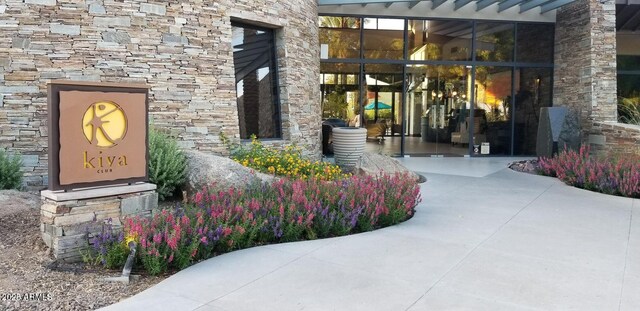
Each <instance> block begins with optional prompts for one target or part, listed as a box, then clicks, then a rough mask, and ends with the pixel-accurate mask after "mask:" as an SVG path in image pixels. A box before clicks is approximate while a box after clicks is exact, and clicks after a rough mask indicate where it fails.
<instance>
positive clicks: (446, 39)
mask: <svg viewBox="0 0 640 311" xmlns="http://www.w3.org/2000/svg"><path fill="white" fill-rule="evenodd" d="M472 30H473V26H472V24H471V22H467V21H438V20H409V24H408V30H407V31H408V41H409V42H408V45H409V46H408V49H409V59H410V60H471V37H472Z"/></svg>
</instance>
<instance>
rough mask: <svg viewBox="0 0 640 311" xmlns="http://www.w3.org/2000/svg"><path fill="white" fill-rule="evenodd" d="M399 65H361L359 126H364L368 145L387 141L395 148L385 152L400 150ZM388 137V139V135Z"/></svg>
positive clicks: (400, 79) (400, 98) (397, 151)
mask: <svg viewBox="0 0 640 311" xmlns="http://www.w3.org/2000/svg"><path fill="white" fill-rule="evenodd" d="M402 67H403V66H402V65H391V64H384V65H378V64H366V65H365V66H364V72H365V75H364V81H363V82H364V83H365V85H364V90H365V93H364V94H363V99H362V110H361V112H362V116H363V118H362V120H363V124H362V126H363V127H365V128H366V129H367V138H368V140H369V141H370V144H381V143H383V142H384V141H386V140H390V142H389V143H390V144H393V142H396V144H395V146H396V147H395V148H391V149H387V150H386V151H385V152H386V153H388V154H399V153H400V139H401V138H400V137H393V136H399V135H400V134H401V133H402V88H403V84H404V80H403V76H402ZM389 136H391V138H389Z"/></svg>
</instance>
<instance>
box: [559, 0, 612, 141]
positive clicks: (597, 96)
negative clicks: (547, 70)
mask: <svg viewBox="0 0 640 311" xmlns="http://www.w3.org/2000/svg"><path fill="white" fill-rule="evenodd" d="M553 105H554V106H563V107H567V108H569V116H568V123H567V124H568V127H569V128H568V131H565V132H566V133H567V134H566V135H567V137H565V139H564V140H565V141H567V142H569V143H570V145H573V146H574V147H575V146H577V145H578V144H579V143H587V142H592V143H593V142H594V141H595V140H598V139H599V138H598V137H596V136H597V135H594V137H590V132H591V128H592V127H593V123H594V122H616V121H617V118H618V114H617V90H616V7H615V1H614V0H578V1H576V2H574V3H572V4H569V5H567V6H565V7H563V8H561V9H559V10H558V12H557V15H556V36H555V72H554V96H553Z"/></svg>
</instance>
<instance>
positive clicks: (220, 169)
mask: <svg viewBox="0 0 640 311" xmlns="http://www.w3.org/2000/svg"><path fill="white" fill-rule="evenodd" d="M185 155H186V156H187V181H186V190H187V192H188V195H189V196H191V195H193V194H194V193H196V192H197V191H199V190H201V189H202V187H205V186H209V185H215V186H219V187H224V188H226V187H238V188H239V187H245V186H246V185H248V184H250V183H252V182H255V181H258V180H260V181H264V182H270V181H273V180H274V179H275V177H274V176H271V175H267V174H263V173H259V172H256V171H255V170H253V169H250V168H248V167H245V166H242V165H240V164H238V163H236V162H235V161H233V160H231V159H229V158H226V157H220V156H216V155H212V154H207V153H203V152H199V151H193V150H188V151H185Z"/></svg>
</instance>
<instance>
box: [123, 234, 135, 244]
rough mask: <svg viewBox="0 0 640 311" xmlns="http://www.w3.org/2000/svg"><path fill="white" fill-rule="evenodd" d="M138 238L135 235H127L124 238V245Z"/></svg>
mask: <svg viewBox="0 0 640 311" xmlns="http://www.w3.org/2000/svg"><path fill="white" fill-rule="evenodd" d="M137 240H138V236H137V235H127V236H126V237H125V238H124V245H127V246H128V245H129V243H130V242H137Z"/></svg>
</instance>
